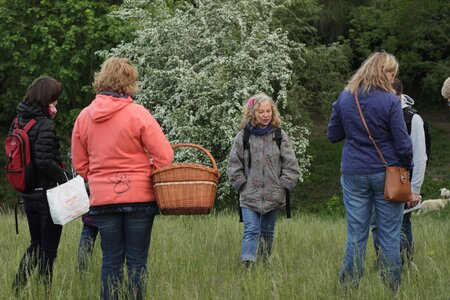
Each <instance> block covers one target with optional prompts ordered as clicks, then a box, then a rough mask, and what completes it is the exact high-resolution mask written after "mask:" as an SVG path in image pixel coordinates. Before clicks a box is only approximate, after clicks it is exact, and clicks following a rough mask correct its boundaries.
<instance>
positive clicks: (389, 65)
mask: <svg viewBox="0 0 450 300" xmlns="http://www.w3.org/2000/svg"><path fill="white" fill-rule="evenodd" d="M387 72H392V73H394V77H395V76H396V75H397V72H398V62H397V59H396V58H395V57H394V56H393V55H392V54H389V53H387V52H375V53H372V54H371V55H370V56H369V57H368V58H367V59H366V60H365V61H364V62H363V63H362V65H361V66H360V67H359V69H358V70H357V71H356V73H355V74H354V75H353V76H352V78H350V80H349V81H348V83H347V86H346V87H345V89H346V90H348V91H350V92H351V93H352V94H356V93H357V92H358V89H362V92H363V93H366V92H367V91H369V90H371V89H374V88H379V89H382V90H385V91H388V92H392V93H395V91H394V90H393V88H392V84H391V82H389V79H388V77H387V76H386V73H387Z"/></svg>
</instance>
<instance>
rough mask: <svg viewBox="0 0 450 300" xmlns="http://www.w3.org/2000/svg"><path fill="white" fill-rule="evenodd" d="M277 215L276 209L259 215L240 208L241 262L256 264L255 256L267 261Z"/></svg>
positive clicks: (270, 250) (270, 252) (270, 251)
mask: <svg viewBox="0 0 450 300" xmlns="http://www.w3.org/2000/svg"><path fill="white" fill-rule="evenodd" d="M277 215H278V208H277V209H274V210H272V211H270V212H268V213H265V214H261V213H258V212H256V211H253V210H251V209H249V208H244V207H242V218H243V221H244V236H243V238H242V255H241V260H242V261H252V262H256V257H257V256H260V257H261V258H262V259H263V260H267V259H268V258H269V257H270V255H271V254H272V244H273V237H274V232H275V221H276V219H277Z"/></svg>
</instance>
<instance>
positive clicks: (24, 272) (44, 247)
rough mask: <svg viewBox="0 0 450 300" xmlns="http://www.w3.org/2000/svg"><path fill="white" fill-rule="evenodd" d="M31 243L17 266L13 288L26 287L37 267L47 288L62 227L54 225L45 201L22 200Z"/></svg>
mask: <svg viewBox="0 0 450 300" xmlns="http://www.w3.org/2000/svg"><path fill="white" fill-rule="evenodd" d="M24 206H25V213H26V215H27V220H28V227H29V230H30V236H31V242H30V245H29V246H28V249H27V251H26V252H25V254H24V255H23V257H22V260H21V261H20V264H19V270H18V272H17V275H16V278H15V281H14V286H13V287H14V288H15V289H16V290H17V289H19V288H20V287H23V286H24V285H26V283H27V280H28V277H29V275H30V272H31V271H32V270H33V269H34V268H35V267H36V266H37V267H38V271H39V276H40V277H41V278H42V279H44V282H45V283H46V284H47V285H48V286H49V285H50V283H51V278H52V274H53V263H54V261H55V259H56V255H57V251H58V245H59V240H60V238H61V233H62V226H61V225H55V224H54V223H53V221H52V218H51V216H50V210H49V207H48V203H47V200H46V199H42V200H24Z"/></svg>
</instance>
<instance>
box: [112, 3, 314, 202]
mask: <svg viewBox="0 0 450 300" xmlns="http://www.w3.org/2000/svg"><path fill="white" fill-rule="evenodd" d="M143 2H145V1H126V3H125V6H124V8H123V9H122V10H121V11H120V15H122V16H127V17H129V16H130V15H134V16H135V17H136V18H139V19H140V24H139V25H140V29H139V30H138V31H137V33H136V39H135V40H133V41H132V42H129V43H124V44H122V45H120V46H119V47H118V48H116V49H114V50H113V51H112V52H111V53H109V54H114V55H124V56H127V57H130V58H131V59H132V60H133V61H135V62H136V63H137V65H138V67H139V71H140V75H141V78H140V81H141V87H142V92H141V93H140V94H139V95H137V98H136V99H137V101H139V102H141V103H143V104H144V105H145V106H146V107H148V108H149V110H150V111H151V112H152V113H153V114H154V115H155V117H156V118H157V119H158V120H159V122H160V123H161V125H162V127H163V128H164V131H165V133H166V134H167V136H168V138H169V140H170V141H171V142H192V143H196V144H200V145H202V146H204V147H206V148H207V149H209V150H210V151H211V153H212V154H213V156H214V157H215V158H216V160H217V162H218V166H219V169H220V172H221V174H222V177H221V178H222V182H221V185H220V188H219V197H218V199H219V204H221V205H222V206H224V205H226V204H230V203H229V202H228V203H227V200H226V199H228V201H231V200H230V198H229V197H228V196H229V195H230V193H231V190H230V186H229V184H228V183H227V177H226V165H227V161H228V156H229V152H230V148H231V144H232V140H233V139H234V137H235V135H236V133H237V132H238V124H239V119H240V116H241V108H242V104H243V102H244V101H246V100H247V99H248V97H249V96H251V95H252V94H254V93H256V92H258V91H265V92H266V93H268V94H270V95H272V96H273V98H274V100H275V101H276V102H277V104H278V106H279V107H280V108H281V109H282V110H285V109H286V107H287V104H288V102H289V101H295V99H289V98H288V90H289V86H290V83H291V78H292V66H293V63H292V59H291V56H292V55H293V54H295V55H298V56H300V57H301V56H302V55H303V54H302V53H303V52H304V51H305V47H304V46H303V45H300V44H298V43H294V42H292V41H290V40H289V39H288V37H287V33H286V32H282V31H281V30H279V29H278V30H272V29H271V28H270V24H271V22H272V18H273V14H272V13H273V11H274V8H275V5H274V3H273V1H269V0H262V1H260V0H243V1H229V2H228V1H225V2H223V1H222V2H220V3H218V2H217V1H213V0H206V1H198V2H196V4H195V6H194V5H188V6H186V8H185V9H183V10H176V11H175V12H173V11H171V10H167V9H165V7H166V5H165V4H164V3H160V4H159V6H158V8H157V10H158V12H159V13H158V14H157V15H152V13H151V12H153V11H155V9H152V10H151V11H150V12H148V11H143V10H142V9H137V7H138V5H142V3H143ZM150 2H151V1H148V2H147V3H146V4H145V5H151V3H150ZM134 4H136V5H134ZM140 7H141V8H142V6H140ZM297 125H299V124H297ZM283 127H284V128H285V129H286V130H288V131H289V132H290V133H291V136H292V138H293V140H294V143H295V149H296V153H297V157H298V158H299V162H300V165H301V168H302V171H305V169H306V166H307V164H308V159H307V158H306V157H305V155H304V153H305V150H306V146H307V143H308V142H307V139H306V135H305V134H306V133H307V130H306V128H305V127H303V126H294V124H292V122H291V120H290V117H289V116H286V115H285V116H284V126H283ZM183 155H185V154H182V156H183ZM186 155H187V154H186ZM186 157H187V156H184V158H186Z"/></svg>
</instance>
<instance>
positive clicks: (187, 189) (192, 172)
mask: <svg viewBox="0 0 450 300" xmlns="http://www.w3.org/2000/svg"><path fill="white" fill-rule="evenodd" d="M180 147H193V148H196V149H199V150H201V151H202V152H203V153H205V154H206V155H207V156H208V158H209V159H210V160H211V163H212V168H210V167H207V166H204V165H200V164H196V163H177V164H172V165H169V166H166V167H163V168H161V169H158V170H155V171H154V172H153V175H152V179H153V187H154V189H155V193H156V201H157V202H158V205H159V208H160V210H161V213H162V214H163V215H204V214H209V213H210V212H211V209H212V208H213V206H214V200H215V198H216V191H217V184H218V182H219V176H220V175H219V170H218V168H217V164H216V161H215V160H214V158H213V157H212V155H211V153H209V152H208V150H206V149H204V148H203V147H201V146H199V145H195V144H174V145H172V148H173V149H174V150H175V149H176V148H180Z"/></svg>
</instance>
